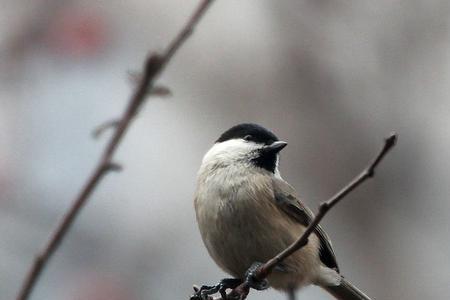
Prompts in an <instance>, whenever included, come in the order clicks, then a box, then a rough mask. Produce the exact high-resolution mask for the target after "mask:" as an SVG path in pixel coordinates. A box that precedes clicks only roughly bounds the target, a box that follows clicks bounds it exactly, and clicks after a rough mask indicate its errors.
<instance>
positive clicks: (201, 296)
mask: <svg viewBox="0 0 450 300" xmlns="http://www.w3.org/2000/svg"><path fill="white" fill-rule="evenodd" d="M241 283H242V280H241V279H237V278H225V279H222V280H221V281H220V282H219V283H218V284H216V285H202V286H201V287H200V288H196V287H194V291H195V293H194V295H192V296H191V298H190V300H208V299H209V298H210V297H209V296H210V295H213V294H215V293H220V296H221V297H222V299H224V300H225V299H227V294H226V290H227V289H234V288H236V287H237V286H239V285H240V284H241Z"/></svg>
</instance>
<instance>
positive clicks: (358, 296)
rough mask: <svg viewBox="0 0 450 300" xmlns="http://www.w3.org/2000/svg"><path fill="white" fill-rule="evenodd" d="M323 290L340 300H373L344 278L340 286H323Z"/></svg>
mask: <svg viewBox="0 0 450 300" xmlns="http://www.w3.org/2000/svg"><path fill="white" fill-rule="evenodd" d="M322 288H324V289H325V290H326V291H327V292H328V293H330V294H331V295H333V296H334V297H335V298H336V299H338V300H371V299H370V298H369V297H368V296H367V295H366V294H364V293H363V292H361V291H360V290H359V289H358V288H357V287H356V286H354V285H353V284H351V283H350V282H348V281H347V280H346V279H345V278H343V277H342V280H341V283H340V284H339V285H336V286H322Z"/></svg>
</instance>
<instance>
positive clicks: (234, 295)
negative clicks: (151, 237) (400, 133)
mask: <svg viewBox="0 0 450 300" xmlns="http://www.w3.org/2000/svg"><path fill="white" fill-rule="evenodd" d="M396 141H397V135H396V134H395V133H392V134H391V135H390V136H389V137H388V138H386V139H385V141H384V145H383V148H382V149H381V150H380V152H379V153H378V155H377V156H376V157H375V158H374V159H373V161H372V162H371V163H370V164H369V165H368V166H367V167H366V169H364V170H363V171H362V172H361V174H359V175H358V176H356V177H355V178H354V179H353V180H352V181H351V182H350V183H349V184H347V186H345V187H344V188H343V189H342V190H340V191H339V192H338V193H337V194H335V195H334V196H333V197H332V198H330V199H329V200H328V201H325V202H323V203H321V204H320V206H319V212H318V213H317V215H316V216H315V217H314V219H313V221H312V222H311V223H310V224H309V226H308V227H307V228H306V230H305V232H304V233H303V234H302V235H301V236H300V237H299V238H298V239H297V240H296V241H295V242H294V243H293V244H291V245H290V246H289V247H287V248H286V249H284V250H283V251H281V252H280V253H279V254H278V255H276V256H275V257H273V258H272V259H270V260H268V261H267V262H266V263H265V264H264V265H262V266H261V267H260V268H259V269H258V270H257V271H256V272H255V279H256V280H263V279H265V278H266V277H267V276H269V275H270V273H272V271H273V269H274V268H275V267H276V266H277V265H278V264H279V263H281V262H282V261H284V260H285V259H286V258H288V257H289V256H291V255H292V254H293V253H294V252H296V251H298V250H299V249H301V248H302V247H304V246H305V245H306V244H307V243H308V238H309V236H310V235H311V234H312V233H313V232H314V230H315V229H316V227H317V226H318V225H319V223H320V221H321V220H322V219H323V217H324V216H325V215H326V214H327V212H328V211H329V210H330V209H331V208H333V207H334V206H335V205H336V204H338V203H339V201H341V200H342V199H343V198H344V197H345V196H346V195H348V194H349V193H350V192H352V191H353V190H354V189H356V188H357V187H358V186H360V185H361V184H362V183H363V182H365V181H366V180H367V179H369V178H372V177H373V176H374V175H375V169H376V167H377V166H378V164H379V163H380V162H381V160H382V159H383V158H384V157H385V155H386V154H387V153H388V152H389V150H391V149H392V148H393V147H394V146H395V143H396ZM249 292H250V287H249V286H248V284H247V283H246V282H244V283H242V284H241V285H239V286H238V287H237V288H235V289H234V290H232V291H231V292H230V293H229V294H228V295H227V298H228V299H242V300H243V299H245V298H246V297H247V295H248V293H249ZM220 299H222V298H221V297H217V298H214V300H220ZM222 300H225V299H222Z"/></svg>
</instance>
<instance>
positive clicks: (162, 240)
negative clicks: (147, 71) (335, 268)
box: [0, 0, 450, 300]
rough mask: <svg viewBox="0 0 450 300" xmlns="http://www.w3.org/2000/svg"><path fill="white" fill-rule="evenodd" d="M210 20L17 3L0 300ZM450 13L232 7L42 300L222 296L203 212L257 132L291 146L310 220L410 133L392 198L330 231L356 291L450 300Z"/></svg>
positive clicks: (95, 206)
mask: <svg viewBox="0 0 450 300" xmlns="http://www.w3.org/2000/svg"><path fill="white" fill-rule="evenodd" d="M197 3H198V1H197V0H195V1H194V0H183V1H175V0H170V1H169V0H154V1H144V0H132V1H119V0H109V1H106V0H97V1H82V0H64V1H63V0H33V1H12V0H1V1H0V5H1V9H0V24H1V26H0V192H1V193H0V299H5V300H6V299H14V297H15V294H16V291H17V289H18V287H19V284H20V282H21V280H22V279H23V277H24V275H25V273H26V271H27V269H28V267H29V265H30V263H31V262H32V259H33V256H34V255H35V253H36V252H37V251H38V250H39V249H40V248H41V246H42V245H43V243H44V242H45V241H46V240H47V237H48V235H49V233H50V232H51V230H52V229H53V228H54V226H55V224H56V222H57V221H58V220H59V219H60V217H61V215H62V214H63V212H64V211H65V210H66V209H67V208H68V207H69V205H70V203H71V200H72V199H73V198H74V196H75V195H76V194H77V191H78V190H79V189H80V187H81V186H82V184H83V183H84V182H85V180H86V177H87V176H88V174H89V173H90V172H91V170H92V169H93V167H94V165H95V163H96V161H97V160H98V157H99V155H100V153H101V150H102V148H103V146H104V143H105V142H106V141H107V138H108V136H107V135H108V134H106V136H103V137H102V138H101V139H100V140H99V141H94V140H93V139H91V137H90V132H91V131H92V129H93V128H95V127H96V126H97V125H99V124H100V123H102V122H103V121H105V120H108V119H111V118H114V117H116V116H118V115H119V114H120V113H121V112H122V110H123V108H124V106H125V104H126V102H127V100H128V99H129V96H130V94H131V91H132V88H133V87H132V85H131V84H130V83H129V82H128V80H127V72H128V71H129V70H139V69H140V67H141V65H142V62H143V60H144V58H145V56H146V53H147V52H148V51H149V50H152V49H162V48H163V47H164V46H165V45H167V43H168V42H169V40H170V39H171V38H172V37H173V36H174V34H175V33H176V32H177V31H178V30H179V28H180V26H181V25H182V24H184V22H185V21H186V19H187V17H188V16H189V15H190V14H191V12H192V10H193V8H194V7H195V5H196V4H197ZM449 13H450V2H449V1H447V0H430V1H420V0H396V1H392V0H381V1H350V0H301V1H294V0H290V1H273V0H247V1H237V0H227V1H217V2H216V3H215V4H214V5H213V6H212V8H211V10H210V11H209V12H208V14H207V15H206V17H205V18H204V19H203V21H202V22H201V24H200V27H199V29H198V31H197V32H196V33H195V35H194V36H193V37H192V39H190V40H189V41H188V43H187V44H186V45H185V47H183V48H182V50H181V51H180V52H179V53H178V54H177V55H176V57H175V58H174V60H173V61H172V62H171V64H170V65H169V66H168V69H167V70H166V72H164V74H163V76H162V78H161V80H160V83H163V84H165V85H168V86H170V87H171V89H172V91H173V93H174V96H173V97H172V98H170V99H163V100H161V99H151V100H150V101H149V102H148V103H147V105H146V106H145V109H143V110H142V112H141V113H140V115H139V117H138V118H137V120H136V121H135V122H134V124H133V126H132V128H131V130H130V132H129V134H128V135H127V137H126V138H125V140H124V142H123V144H122V146H121V147H120V149H119V153H118V155H117V158H116V160H117V161H119V162H120V163H122V164H123V165H124V166H125V169H124V171H123V172H122V173H119V174H112V175H110V176H108V177H107V178H106V179H105V180H104V181H103V182H102V184H101V185H100V187H99V188H98V189H97V190H96V192H95V194H94V195H93V197H92V198H91V199H90V201H89V203H88V205H87V206H86V207H85V209H84V210H83V212H82V214H81V216H80V218H79V219H78V220H77V221H76V224H75V226H74V227H73V228H72V230H71V232H70V234H69V235H68V236H67V238H66V240H65V241H64V243H63V245H62V247H61V248H60V249H59V251H58V252H57V253H56V255H55V257H53V259H52V260H51V262H50V264H49V266H48V268H47V269H46V271H45V272H44V274H43V276H42V277H41V280H40V281H39V283H38V286H37V288H36V289H35V292H34V294H33V296H32V299H45V300H57V299H58V300H59V299H64V300H65V299H69V300H73V299H83V300H103V299H108V300H122V299H129V300H134V299H139V300H141V299H187V297H188V295H190V294H191V292H192V290H191V286H192V284H194V283H196V284H201V283H214V282H216V281H218V280H219V279H220V278H223V277H224V276H225V274H224V273H223V272H222V271H220V270H219V268H218V267H217V266H216V265H215V264H214V263H213V261H212V260H211V259H210V258H209V256H208V254H207V253H206V250H205V249H204V247H203V244H202V242H201V239H200V236H199V234H198V232H197V228H196V223H195V217H194V210H193V205H192V195H193V192H194V189H195V176H196V171H197V168H198V166H199V164H200V161H201V158H202V156H203V154H204V152H205V151H206V150H207V149H208V148H209V147H210V146H211V144H212V142H213V141H214V140H215V139H216V138H217V136H218V135H219V134H220V133H221V132H222V131H223V130H225V129H227V128H228V127H230V126H232V125H234V124H236V123H239V122H244V121H245V122H247V121H251V122H257V123H260V124H262V125H264V126H266V127H268V128H271V129H272V130H273V131H274V132H275V133H276V134H277V135H278V136H279V137H280V138H282V139H284V140H286V141H288V142H289V147H287V148H286V150H285V151H283V155H282V161H281V170H282V174H283V176H284V177H285V179H287V180H288V181H289V182H290V183H292V184H293V185H294V186H295V187H296V189H297V190H298V191H299V193H300V194H301V195H302V197H303V198H304V199H305V200H306V202H307V203H308V204H309V205H310V206H311V207H312V208H315V207H317V205H318V203H319V202H320V201H322V200H324V199H326V198H328V197H329V196H331V195H332V194H333V193H334V192H335V191H337V190H338V189H339V188H340V187H341V186H343V185H344V184H345V183H347V182H348V181H349V180H350V179H351V178H352V177H353V176H354V175H356V174H357V173H358V172H359V171H360V170H361V169H362V167H364V166H365V164H366V163H367V161H368V160H369V159H370V158H371V157H372V156H373V155H374V154H375V153H376V151H378V149H379V147H380V146H381V143H382V138H383V137H384V136H386V135H387V134H388V133H389V132H390V131H392V130H395V131H397V132H398V133H399V136H400V140H399V144H398V146H397V148H396V149H395V150H394V151H393V153H391V154H390V155H389V156H388V157H387V158H386V160H385V161H384V162H383V164H382V165H381V166H380V168H379V172H378V173H377V177H376V178H375V180H373V181H371V182H369V183H367V184H366V185H364V186H363V187H361V188H360V189H359V190H357V191H356V192H354V193H353V194H351V195H350V196H349V197H348V198H347V199H345V201H344V202H342V203H341V204H340V205H339V206H338V207H337V208H336V209H335V210H333V211H332V212H331V213H330V215H329V216H328V217H327V218H326V220H324V222H323V223H324V226H325V229H326V230H327V231H328V232H329V234H330V236H331V237H332V239H333V241H334V246H335V249H336V253H337V256H338V260H339V262H340V266H341V269H342V272H343V274H345V276H346V277H347V278H349V279H350V280H351V281H353V282H354V283H356V284H357V285H358V286H360V287H361V289H363V290H365V291H366V292H367V293H368V294H369V295H371V296H372V297H373V298H374V299H409V300H413V299H424V298H428V299H448V298H449V297H450V255H449V253H450V241H449V231H450V221H449V218H450V202H449V196H450V184H449V180H448V174H449V169H450V101H449V96H450V56H449V53H450V52H449V50H450V35H449V32H450V31H449ZM174 185H176V188H174ZM249 299H261V300H263V299H285V296H284V295H282V294H279V293H278V292H275V291H268V292H261V293H251V295H250V298H249ZM298 299H331V297H330V296H328V295H327V294H326V293H324V292H322V291H321V290H319V289H318V288H315V287H311V288H307V289H305V290H304V291H302V292H300V293H299V296H298Z"/></svg>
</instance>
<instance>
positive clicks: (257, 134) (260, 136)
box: [216, 123, 278, 145]
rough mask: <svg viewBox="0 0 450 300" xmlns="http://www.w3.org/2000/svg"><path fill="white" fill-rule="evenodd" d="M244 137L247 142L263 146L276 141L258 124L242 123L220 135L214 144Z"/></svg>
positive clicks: (275, 138) (274, 137) (273, 135)
mask: <svg viewBox="0 0 450 300" xmlns="http://www.w3.org/2000/svg"><path fill="white" fill-rule="evenodd" d="M244 137H247V140H249V141H253V142H255V143H258V144H265V145H270V144H272V143H273V142H276V141H278V138H277V136H276V135H275V134H273V133H272V132H270V131H269V130H267V129H266V128H264V127H262V126H260V125H258V124H252V123H243V124H239V125H236V126H233V127H231V128H230V129H228V130H227V131H225V132H224V133H222V135H221V136H220V137H219V139H218V140H217V141H216V143H220V142H225V141H228V140H232V139H239V138H244Z"/></svg>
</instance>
